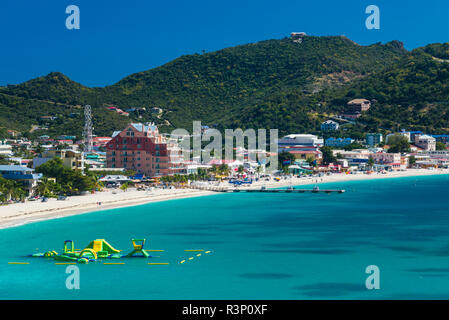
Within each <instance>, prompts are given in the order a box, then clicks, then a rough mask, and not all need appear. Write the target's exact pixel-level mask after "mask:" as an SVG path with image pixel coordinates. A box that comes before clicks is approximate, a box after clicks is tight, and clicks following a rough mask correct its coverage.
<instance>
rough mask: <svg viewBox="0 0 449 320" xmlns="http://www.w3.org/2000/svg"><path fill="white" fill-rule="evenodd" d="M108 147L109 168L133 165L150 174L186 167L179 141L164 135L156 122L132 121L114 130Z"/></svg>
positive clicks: (169, 173) (126, 167)
mask: <svg viewBox="0 0 449 320" xmlns="http://www.w3.org/2000/svg"><path fill="white" fill-rule="evenodd" d="M106 150H107V152H106V162H107V167H108V168H125V169H130V170H134V171H136V172H138V173H143V174H145V175H146V176H150V177H157V176H165V175H172V174H176V173H181V172H182V171H183V170H184V164H183V159H182V154H181V149H180V148H179V146H178V144H177V143H176V141H174V140H171V139H168V138H166V137H164V136H163V135H161V134H160V133H159V130H158V128H157V127H156V126H155V125H154V123H146V124H142V123H131V124H129V125H128V126H127V127H126V128H125V129H124V130H122V131H116V132H114V133H113V135H112V140H111V141H109V142H108V143H107V145H106Z"/></svg>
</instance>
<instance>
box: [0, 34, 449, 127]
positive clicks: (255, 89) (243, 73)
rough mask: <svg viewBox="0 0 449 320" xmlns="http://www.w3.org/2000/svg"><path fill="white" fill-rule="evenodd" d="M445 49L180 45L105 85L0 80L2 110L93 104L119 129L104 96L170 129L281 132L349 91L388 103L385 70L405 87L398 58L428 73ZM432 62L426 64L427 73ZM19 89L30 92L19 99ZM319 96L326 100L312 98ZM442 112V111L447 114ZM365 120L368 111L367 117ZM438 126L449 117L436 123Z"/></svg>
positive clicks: (332, 41)
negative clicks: (175, 54) (184, 50)
mask: <svg viewBox="0 0 449 320" xmlns="http://www.w3.org/2000/svg"><path fill="white" fill-rule="evenodd" d="M446 51H447V47H446V44H430V45H428V46H426V47H422V48H418V49H415V50H413V51H410V52H409V51H407V50H405V49H404V46H403V44H402V43H401V42H399V41H396V40H395V41H391V42H388V43H386V44H381V43H375V44H372V45H369V46H361V45H358V44H356V43H354V42H353V41H351V40H350V39H348V38H346V37H343V36H328V37H313V36H310V37H309V36H308V37H306V38H304V40H303V42H302V43H300V44H298V43H294V42H293V41H291V39H289V38H284V39H280V40H264V41H260V42H257V43H251V44H245V45H239V46H236V47H229V48H225V49H222V50H218V51H215V52H209V53H204V54H192V55H183V56H180V57H179V58H177V59H174V60H172V61H170V62H168V63H166V64H164V65H162V66H159V67H156V68H153V69H150V70H146V71H142V72H137V73H134V74H131V75H129V76H127V77H125V78H123V79H121V80H120V81H118V82H117V83H115V84H113V85H110V86H105V87H93V88H89V87H86V86H83V85H82V84H80V83H77V82H75V81H72V80H70V79H69V78H68V77H67V76H65V75H64V74H62V73H59V72H52V73H50V74H48V75H46V76H42V77H38V78H35V79H32V80H29V81H26V82H24V83H21V84H19V85H15V86H11V87H1V88H0V111H1V110H2V108H3V110H5V108H9V109H11V106H12V105H14V106H15V107H16V108H18V109H20V110H18V111H22V112H23V111H24V108H25V107H26V106H27V105H28V106H29V105H31V104H32V102H31V101H32V99H35V100H37V101H40V103H41V104H43V105H45V106H46V107H45V108H44V107H43V108H41V111H42V112H41V113H40V114H38V113H36V114H34V116H33V115H28V116H29V117H28V119H25V120H26V121H23V124H24V125H25V124H26V123H29V124H31V123H32V122H33V121H34V122H36V121H38V118H37V116H39V115H46V114H43V113H50V114H51V113H58V112H59V113H61V110H62V109H63V108H69V109H70V108H72V109H73V108H74V107H75V106H80V105H84V104H91V105H92V106H93V107H94V109H93V110H94V113H95V112H98V113H99V114H101V116H102V117H103V119H102V121H103V122H107V121H108V118H110V120H111V121H116V122H117V123H116V124H114V125H116V126H117V129H119V127H118V126H119V125H122V123H125V122H126V121H125V120H126V119H124V118H123V116H120V117H119V118H117V114H116V113H114V112H112V111H109V110H105V108H104V107H105V106H108V105H116V106H119V107H120V108H122V109H136V108H142V107H145V109H146V110H145V111H144V112H143V111H139V112H137V113H135V112H132V113H131V114H130V118H129V119H128V121H156V123H158V124H159V125H160V126H161V127H163V129H165V130H169V129H170V128H174V127H184V128H186V129H189V128H190V127H191V121H193V120H202V121H203V122H204V123H205V124H209V125H215V126H217V127H218V128H224V127H225V126H227V127H237V126H239V127H251V126H253V127H254V126H258V127H261V126H262V125H263V127H267V128H268V126H270V127H273V126H274V127H275V126H276V125H277V126H278V127H280V129H281V131H282V132H290V131H291V130H296V131H305V130H307V131H312V132H316V131H317V130H318V126H319V121H321V120H322V119H323V118H325V115H326V114H331V113H336V112H339V111H341V109H342V108H343V107H344V101H347V100H348V99H349V98H351V96H354V95H357V96H360V97H365V96H364V95H366V98H369V99H376V98H375V96H376V94H378V95H379V94H380V97H381V99H376V100H378V101H379V100H380V104H379V106H380V109H382V108H383V106H384V105H386V104H387V101H384V100H382V97H383V95H385V99H387V98H391V99H392V101H393V102H394V103H397V99H396V98H397V97H395V96H394V95H390V94H388V93H385V92H383V91H382V90H384V89H385V88H386V87H385V88H380V87H381V86H382V85H381V84H380V79H383V80H385V79H389V78H388V77H387V78H385V77H386V76H388V75H389V76H390V77H392V76H393V75H394V76H396V77H398V80H397V81H396V82H395V83H396V84H397V85H398V86H399V87H398V88H396V89H397V90H396V91H398V92H402V91H401V90H402V89H401V88H402V87H406V86H408V85H409V84H408V83H406V82H407V81H410V82H412V81H416V80H417V79H413V77H412V76H410V77H409V78H406V79H405V80H400V79H399V74H400V72H399V71H398V68H399V69H400V68H402V69H401V70H408V69H410V72H411V71H413V70H415V71H416V72H417V73H418V74H419V72H421V69H419V68H424V69H425V68H430V69H429V70H430V71H431V74H430V76H432V74H434V73H435V70H434V69H435V64H434V63H443V62H439V61H433V62H431V61H428V59H430V60H432V58H431V57H434V58H436V59H443V60H444V58H445V57H446ZM432 54H434V55H435V56H433V55H432ZM413 59H415V60H413ZM426 59H427V60H426ZM411 62H413V63H416V64H417V65H416V66H415V69H413V68H412V66H411V65H407V63H411ZM407 68H408V69H407ZM418 69H419V70H418ZM424 69H423V70H424ZM439 69H441V70H439ZM395 70H396V73H395ZM426 70H427V69H425V71H424V74H425V75H426V76H427V71H426ZM444 70H446V68H445V67H444V66H443V67H437V71H436V72H437V73H440V76H442V79H446V78H445V72H446V71H444ZM392 72H393V73H392ZM437 76H438V75H437ZM434 78H435V77H433V78H432V77H429V79H427V80H428V81H427V82H423V83H422V84H421V87H422V88H424V86H426V88H427V87H429V86H432V83H430V82H431V81H432V80H433V79H434ZM437 78H438V77H437ZM369 86H373V88H375V91H376V94H375V93H372V92H371V93H370V92H369V90H368V89H369V88H368V87H369ZM401 86H402V87H401ZM421 87H420V88H418V87H415V91H417V94H416V98H417V99H418V98H422V95H420V94H419V92H420V89H421ZM373 90H374V89H373ZM438 90H439V93H440V94H438V93H437V94H436V95H435V93H434V96H436V97H440V98H441V99H443V100H444V98H445V97H446V91H445V90H446V86H444V85H441V86H439V87H438ZM393 91H394V90H393ZM379 92H380V93H379ZM424 92H427V91H425V90H424ZM370 95H371V96H372V97H370ZM5 96H8V97H9V100H8V99H6V98H5ZM19 98H20V99H24V100H23V101H24V102H22V103H21V102H18V101H17V99H19ZM395 99H396V100H395ZM6 100H8V101H6ZM11 100H14V101H15V103H13V102H14V101H13V102H11ZM406 102H410V99H408V100H406ZM426 103H427V101H426ZM319 104H321V106H320V107H316V106H318V105H319ZM56 106H59V107H56ZM323 106H325V107H323ZM379 106H378V107H379ZM153 107H158V108H160V109H162V110H163V112H162V114H158V115H154V114H152V113H151V112H150V111H149V110H150V109H151V108H153ZM58 108H59V109H58ZM283 108H284V109H286V110H283ZM326 108H327V109H326ZM99 110H101V111H99ZM267 110H271V111H267ZM374 110H375V111H373V116H374V118H376V119H377V118H379V117H380V118H382V119H381V122H382V121H383V120H384V118H388V115H385V116H381V115H380V114H379V112H382V111H381V110H380V111H376V110H377V109H376V108H374ZM267 112H268V113H267ZM270 112H271V113H270ZM376 112H377V113H376ZM25 113H27V112H26V111H25ZM258 113H260V114H264V118H265V121H260V120H257V121H255V119H256V118H258V117H259V116H260V115H259V114H258ZM440 114H441V113H440ZM311 115H313V116H311ZM445 115H446V113H445V112H444V113H443V119H445V118H444V117H445ZM62 116H64V114H62ZM279 117H282V118H287V119H291V123H285V121H284V119H282V118H281V120H279V121H276V120H272V119H276V118H279ZM117 119H120V120H119V121H118V120H117ZM79 120H81V119H79ZM268 120H270V121H268ZM361 120H362V121H363V120H366V121H370V118H369V117H368V118H367V119H365V118H364V119H361ZM371 120H372V119H371ZM387 120H388V121H391V119H387ZM66 122H67V121H66ZM72 122H73V121H72ZM11 123H14V122H11ZM167 123H169V124H170V125H167ZM437 123H438V121H437ZM4 124H5V120H4V119H2V116H0V126H2V125H4ZM81 124H82V123H81V122H80V121H78V123H77V124H76V125H74V126H73V128H76V129H74V130H75V131H76V134H79V133H80V130H81V128H82V125H81ZM384 124H385V123H384ZM387 124H388V123H387ZM391 125H393V124H391ZM164 126H165V128H164ZM387 126H388V125H387ZM64 127H66V128H67V126H64V125H62V126H61V127H60V128H57V129H56V130H53V131H55V134H56V132H59V131H61V130H62V129H63V128H64ZM390 127H391V126H390ZM437 127H441V128H445V127H449V125H444V126H443V124H438V125H437ZM359 129H361V128H359ZM107 130H109V129H107ZM107 130H106V128H98V126H96V133H98V134H100V135H109V134H110V132H107ZM97 131H98V132H97Z"/></svg>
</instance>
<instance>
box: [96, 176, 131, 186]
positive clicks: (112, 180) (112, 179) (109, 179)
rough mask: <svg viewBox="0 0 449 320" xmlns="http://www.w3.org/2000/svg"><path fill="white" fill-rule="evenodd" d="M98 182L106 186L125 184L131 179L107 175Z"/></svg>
mask: <svg viewBox="0 0 449 320" xmlns="http://www.w3.org/2000/svg"><path fill="white" fill-rule="evenodd" d="M100 181H101V182H103V183H104V184H106V185H107V184H123V183H126V182H130V181H131V179H130V178H128V177H127V176H124V175H114V174H109V175H107V176H105V177H103V178H101V179H100Z"/></svg>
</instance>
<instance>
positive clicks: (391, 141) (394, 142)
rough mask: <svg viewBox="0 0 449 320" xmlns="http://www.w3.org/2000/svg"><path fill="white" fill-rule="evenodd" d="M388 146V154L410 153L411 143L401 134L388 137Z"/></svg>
mask: <svg viewBox="0 0 449 320" xmlns="http://www.w3.org/2000/svg"><path fill="white" fill-rule="evenodd" d="M387 145H388V146H389V148H388V152H390V153H398V152H410V143H409V142H408V139H407V137H405V136H403V135H401V134H399V133H397V134H394V135H392V136H390V137H388V140H387Z"/></svg>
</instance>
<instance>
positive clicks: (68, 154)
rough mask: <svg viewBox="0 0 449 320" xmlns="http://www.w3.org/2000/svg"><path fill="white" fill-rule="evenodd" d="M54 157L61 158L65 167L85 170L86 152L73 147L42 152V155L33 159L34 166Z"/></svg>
mask: <svg viewBox="0 0 449 320" xmlns="http://www.w3.org/2000/svg"><path fill="white" fill-rule="evenodd" d="M53 158H60V159H61V160H62V163H63V164H64V166H65V167H67V168H70V169H72V170H73V169H79V170H84V167H85V159H84V154H83V153H82V152H80V151H75V150H71V149H63V150H57V149H49V150H46V151H44V152H42V155H41V156H40V157H36V158H34V159H33V168H37V167H39V166H40V165H42V164H44V163H46V162H47V161H49V160H51V159H53Z"/></svg>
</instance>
